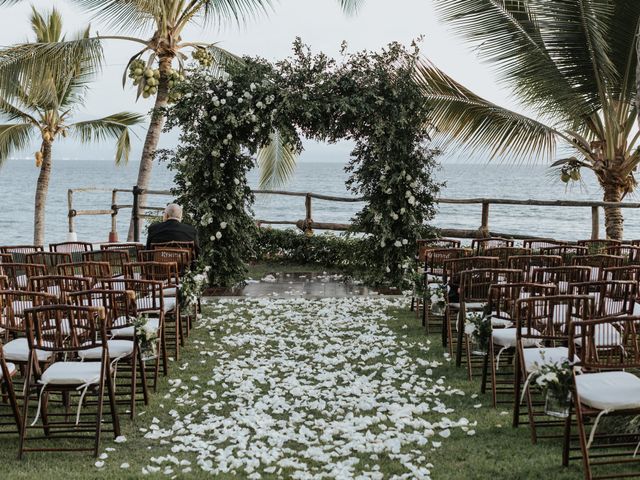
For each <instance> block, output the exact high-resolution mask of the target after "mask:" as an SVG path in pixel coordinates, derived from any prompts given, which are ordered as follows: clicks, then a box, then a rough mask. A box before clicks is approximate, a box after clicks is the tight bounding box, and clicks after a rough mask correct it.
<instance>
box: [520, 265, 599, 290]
mask: <svg viewBox="0 0 640 480" xmlns="http://www.w3.org/2000/svg"><path fill="white" fill-rule="evenodd" d="M590 276H591V268H590V267H578V266H570V267H569V266H562V267H547V268H535V269H534V270H533V274H532V275H531V279H532V280H533V282H534V283H551V284H553V285H555V286H557V287H558V293H559V294H565V293H567V292H568V291H569V284H571V283H584V282H588V281H589V278H590Z"/></svg>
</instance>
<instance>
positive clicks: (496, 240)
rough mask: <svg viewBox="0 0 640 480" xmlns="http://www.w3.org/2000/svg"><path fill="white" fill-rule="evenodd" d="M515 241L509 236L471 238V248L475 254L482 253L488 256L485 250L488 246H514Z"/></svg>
mask: <svg viewBox="0 0 640 480" xmlns="http://www.w3.org/2000/svg"><path fill="white" fill-rule="evenodd" d="M514 244H515V242H514V241H513V240H511V239H508V238H501V237H488V238H474V239H473V240H471V250H473V253H474V255H482V256H485V257H488V256H489V255H486V254H485V253H484V251H485V250H486V249H487V248H495V247H513V246H514Z"/></svg>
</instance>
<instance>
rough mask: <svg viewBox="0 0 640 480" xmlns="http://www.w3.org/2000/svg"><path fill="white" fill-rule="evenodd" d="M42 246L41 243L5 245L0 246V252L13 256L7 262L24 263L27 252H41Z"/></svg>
mask: <svg viewBox="0 0 640 480" xmlns="http://www.w3.org/2000/svg"><path fill="white" fill-rule="evenodd" d="M43 251H44V247H43V246H41V245H6V246H3V247H0V253H8V254H10V255H11V256H12V257H13V260H12V262H9V263H25V255H26V254H27V253H35V252H43Z"/></svg>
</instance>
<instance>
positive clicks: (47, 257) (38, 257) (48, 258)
mask: <svg viewBox="0 0 640 480" xmlns="http://www.w3.org/2000/svg"><path fill="white" fill-rule="evenodd" d="M25 258H26V262H27V263H35V264H38V265H44V266H45V267H46V269H47V275H55V273H56V267H57V266H58V265H60V264H61V263H71V262H72V259H71V254H70V253H62V252H35V253H28V254H26V255H25Z"/></svg>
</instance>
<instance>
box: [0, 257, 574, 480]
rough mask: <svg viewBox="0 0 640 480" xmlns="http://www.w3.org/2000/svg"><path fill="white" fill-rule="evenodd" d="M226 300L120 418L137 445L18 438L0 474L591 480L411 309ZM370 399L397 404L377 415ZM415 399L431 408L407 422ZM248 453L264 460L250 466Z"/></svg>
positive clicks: (1, 443) (0, 450) (4, 446)
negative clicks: (146, 398)
mask: <svg viewBox="0 0 640 480" xmlns="http://www.w3.org/2000/svg"><path fill="white" fill-rule="evenodd" d="M268 268H269V267H266V269H265V270H263V271H264V272H268V271H269V270H268ZM254 271H255V270H254ZM306 271H308V269H307V270H306ZM253 275H254V278H259V277H258V275H256V274H253ZM223 302H224V303H222V304H220V303H212V304H210V305H207V306H206V307H205V311H204V317H205V318H204V320H203V321H201V322H200V324H199V328H196V329H195V330H194V331H193V333H192V336H191V337H190V338H189V341H188V345H187V347H186V348H185V349H184V350H183V357H182V358H181V360H180V361H179V362H173V363H171V371H170V375H169V376H168V377H167V378H162V379H161V382H160V385H159V391H158V393H157V394H156V395H153V396H152V399H151V402H150V405H149V406H148V407H143V406H141V407H139V415H138V416H137V417H136V419H135V420H134V421H130V420H129V419H128V417H125V416H124V415H123V416H122V428H123V432H122V433H123V435H125V436H126V439H127V441H126V442H125V443H121V444H116V443H114V442H113V438H112V437H109V436H104V438H103V443H102V447H101V452H104V454H106V455H107V456H106V458H104V459H103V460H102V461H103V462H104V465H102V466H101V467H100V468H98V467H96V466H95V465H94V464H95V462H96V459H94V458H92V457H91V456H89V455H85V454H63V453H49V454H44V453H32V454H28V455H27V456H26V457H25V459H24V460H23V461H21V462H19V461H17V460H16V458H15V457H16V452H17V445H18V441H17V437H16V436H15V435H2V436H0V465H1V472H2V473H1V474H0V478H2V479H4V478H7V479H21V478H24V479H33V478H41V479H47V480H57V479H75V478H105V479H107V478H108V479H124V478H139V477H142V476H143V472H147V475H146V476H145V478H156V477H157V478H172V477H174V476H177V477H179V478H223V479H226V478H311V476H312V474H317V473H319V472H320V473H323V474H324V478H351V477H355V476H357V475H361V476H360V477H359V478H397V479H401V478H430V477H431V478H434V479H451V480H453V479H456V480H457V479H492V478H493V479H528V478H549V479H580V478H582V470H581V467H580V465H579V464H578V463H574V464H573V465H572V466H571V467H570V468H567V469H564V468H562V466H561V464H560V460H561V443H560V441H559V440H552V441H540V442H539V443H538V444H537V445H532V444H531V443H530V439H529V438H530V437H529V431H528V428H527V427H526V426H522V427H521V428H519V429H512V428H511V426H510V423H511V416H510V410H509V411H506V409H505V410H504V411H503V410H502V409H500V408H499V409H497V410H494V409H493V408H491V406H490V401H491V400H490V396H489V395H476V394H478V393H479V379H474V381H473V382H469V381H467V380H466V372H465V370H464V369H456V368H455V366H452V365H451V363H449V362H448V361H447V359H446V357H445V355H444V352H443V349H442V348H441V346H440V341H439V336H438V335H436V334H434V335H430V336H426V335H425V334H424V331H423V329H422V327H421V326H420V325H419V322H418V321H417V320H416V319H415V317H414V315H413V313H410V312H408V311H407V309H406V308H401V305H400V304H401V303H402V302H404V301H402V300H393V301H390V302H387V301H386V300H382V299H379V300H371V299H370V300H366V302H365V303H356V304H354V305H353V307H349V306H348V304H347V303H341V304H340V305H341V307H339V308H338V309H337V310H335V309H334V308H333V306H332V305H333V304H334V303H335V302H337V301H334V300H325V301H324V302H323V301H317V300H316V301H307V300H300V299H285V300H282V301H281V303H280V304H277V303H274V301H272V300H251V299H243V300H240V301H235V300H224V301H223ZM342 302H349V300H342ZM367 302H368V303H367ZM387 308H389V310H388V315H386V314H384V313H383V311H384V310H385V309H387ZM327 318H329V319H331V321H329V322H327V321H326V319H327ZM374 394H375V395H374ZM372 395H374V396H376V398H377V399H378V400H380V399H382V400H383V402H382V403H383V404H384V405H386V407H384V408H380V406H378V407H377V408H376V407H375V405H373V406H367V402H369V401H370V400H369V398H370V397H371V398H372ZM414 404H415V405H418V404H422V405H427V408H426V410H424V409H423V411H413V412H412V413H410V414H406V411H405V409H404V408H403V407H406V406H407V405H409V406H411V405H414ZM254 407H255V408H254ZM387 407H388V408H387ZM391 407H393V408H391ZM385 408H387V409H386V410H385ZM376 410H378V413H377V418H376V419H375V421H373V420H372V419H373V417H374V416H376ZM380 411H381V412H382V413H380ZM505 411H506V412H507V413H506V414H505V413H504V412H505ZM265 412H269V414H270V415H266V414H265ZM403 412H404V413H403ZM445 417H446V418H447V419H450V420H443V418H445ZM464 419H467V420H468V421H466V420H464ZM448 422H449V423H450V426H449V423H448ZM475 422H477V424H476V423H475ZM423 433H424V435H423ZM427 436H428V441H427V442H426V443H423V442H422V440H421V437H423V438H426V437H427ZM374 444H375V445H378V447H379V448H378V447H376V448H377V450H376V451H375V452H374V450H375V449H374V448H373V447H372V445H374ZM315 447H318V448H315ZM207 451H208V452H209V455H208V456H207V454H206V452H207ZM249 454H250V455H249ZM278 455H280V457H278ZM250 456H253V457H254V458H260V459H261V460H262V464H260V465H255V466H254V467H247V458H249V457H250ZM272 457H273V458H272ZM267 464H268V465H270V466H269V467H267V466H266V465H267ZM302 464H304V466H303V465H302ZM221 465H222V470H224V471H219V470H218V471H216V469H218V468H219V467H220V466H221ZM328 465H332V466H328ZM123 467H128V468H123ZM412 468H415V470H411V469H412ZM211 470H214V471H211Z"/></svg>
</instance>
